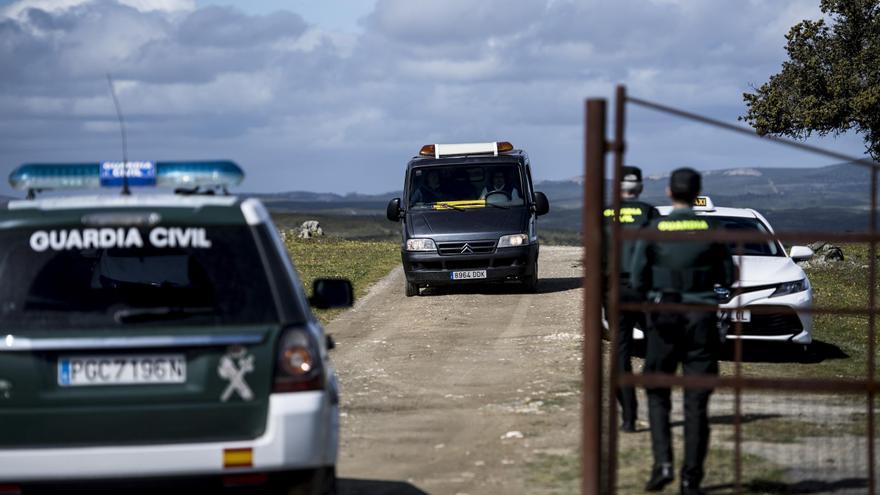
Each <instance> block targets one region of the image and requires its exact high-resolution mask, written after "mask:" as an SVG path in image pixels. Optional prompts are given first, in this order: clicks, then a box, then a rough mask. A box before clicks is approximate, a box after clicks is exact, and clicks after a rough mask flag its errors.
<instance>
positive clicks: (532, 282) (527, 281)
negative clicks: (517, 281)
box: [523, 260, 538, 292]
mask: <svg viewBox="0 0 880 495" xmlns="http://www.w3.org/2000/svg"><path fill="white" fill-rule="evenodd" d="M523 289H524V290H525V291H526V292H537V291H538V262H537V260H536V261H535V264H534V266H533V267H532V274H531V275H528V276H526V277H525V278H523Z"/></svg>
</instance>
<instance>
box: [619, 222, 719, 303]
mask: <svg viewBox="0 0 880 495" xmlns="http://www.w3.org/2000/svg"><path fill="white" fill-rule="evenodd" d="M647 228H648V229H650V230H655V231H659V232H692V233H693V234H694V237H695V240H694V241H675V242H667V241H663V242H657V241H641V240H640V241H638V242H637V243H636V246H635V248H634V251H633V255H632V258H631V262H632V263H631V265H630V273H631V279H630V280H631V284H632V287H633V289H635V290H636V291H637V292H639V293H641V294H645V295H647V296H648V297H652V296H654V295H656V294H659V293H663V292H667V293H677V294H680V295H681V299H682V302H691V303H708V304H715V303H717V299H716V296H715V290H714V289H715V285H716V284H717V285H720V286H722V287H725V288H730V286H731V285H732V284H733V282H734V280H735V276H736V274H735V267H734V264H733V257H732V256H731V253H730V249H729V248H728V247H727V244H725V243H719V242H713V241H709V240H702V239H700V234H701V233H706V232H708V231H709V230H711V229H713V228H714V226H713V224H712V219H711V217H701V216H697V215H696V214H694V212H693V210H691V209H690V208H676V209H675V210H672V213H670V214H669V215H668V216H666V217H662V218H656V219H654V220H652V221H651V223H650V224H649V225H648V227H647Z"/></svg>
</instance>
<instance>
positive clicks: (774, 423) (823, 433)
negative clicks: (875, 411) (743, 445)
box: [727, 414, 867, 443]
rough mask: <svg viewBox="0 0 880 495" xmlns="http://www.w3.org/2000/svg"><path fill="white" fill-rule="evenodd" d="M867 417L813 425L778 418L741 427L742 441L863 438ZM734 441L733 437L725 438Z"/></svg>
mask: <svg viewBox="0 0 880 495" xmlns="http://www.w3.org/2000/svg"><path fill="white" fill-rule="evenodd" d="M866 418H867V415H866V414H862V415H861V417H858V416H857V415H852V418H851V420H850V421H836V422H827V423H815V422H813V421H802V420H798V419H792V418H786V417H780V418H767V419H762V420H761V421H757V422H755V423H749V424H745V425H743V440H746V441H758V442H767V443H798V442H799V441H800V440H801V439H803V438H807V437H840V436H865V435H866V434H867V422H866ZM727 440H728V441H731V442H732V441H733V440H734V435H733V434H732V433H731V435H730V436H729V437H728V438H727Z"/></svg>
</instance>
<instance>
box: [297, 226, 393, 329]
mask: <svg viewBox="0 0 880 495" xmlns="http://www.w3.org/2000/svg"><path fill="white" fill-rule="evenodd" d="M282 236H283V238H284V243H285V245H286V247H287V250H288V252H289V253H290V257H291V259H292V260H293V264H294V266H296V270H297V272H299V276H300V278H301V279H302V281H303V285H305V287H306V290H307V291H309V292H311V287H312V281H313V280H314V279H316V278H346V279H348V280H350V281H351V283H352V285H354V292H355V297H356V298H357V297H361V296H363V295H364V294H365V293H366V292H367V289H368V288H369V287H370V285H372V284H374V283H375V282H376V281H378V280H379V279H381V278H382V277H384V276H385V275H387V274H388V272H389V271H391V269H392V268H394V267H395V266H397V265H398V264H399V263H400V245H399V244H398V243H396V242H390V241H357V240H347V239H340V238H338V237H316V238H312V239H297V238H296V236H295V235H294V234H293V232H292V231H289V230H287V231H285V230H283V231H282ZM341 311H342V310H339V309H334V310H315V314H317V316H318V318H319V319H320V320H321V322H322V323H326V322H328V321H330V320H332V319H333V318H334V317H335V316H336V315H338V314H339V313H340V312H341Z"/></svg>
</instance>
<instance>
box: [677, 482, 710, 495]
mask: <svg viewBox="0 0 880 495" xmlns="http://www.w3.org/2000/svg"><path fill="white" fill-rule="evenodd" d="M704 493H705V492H704V491H703V490H700V483H699V482H698V481H692V480H686V479H685V480H681V495H703V494H704Z"/></svg>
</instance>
